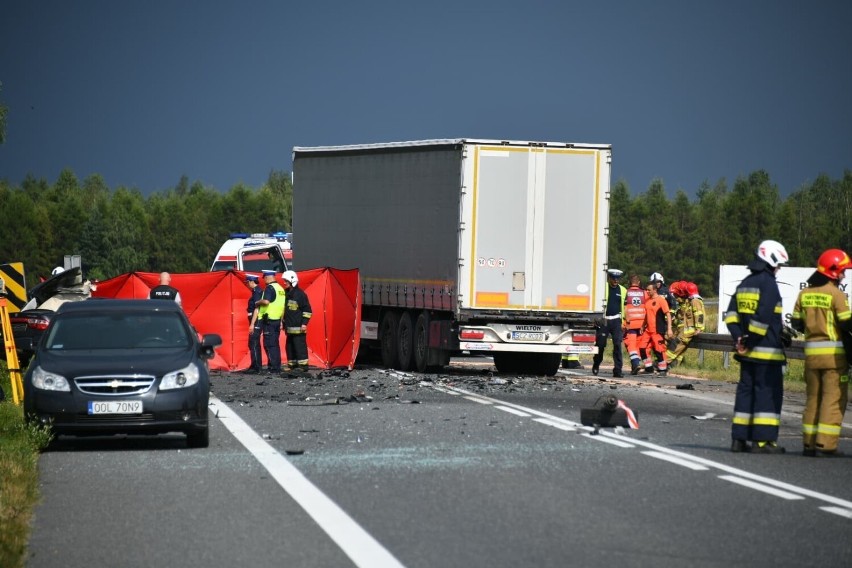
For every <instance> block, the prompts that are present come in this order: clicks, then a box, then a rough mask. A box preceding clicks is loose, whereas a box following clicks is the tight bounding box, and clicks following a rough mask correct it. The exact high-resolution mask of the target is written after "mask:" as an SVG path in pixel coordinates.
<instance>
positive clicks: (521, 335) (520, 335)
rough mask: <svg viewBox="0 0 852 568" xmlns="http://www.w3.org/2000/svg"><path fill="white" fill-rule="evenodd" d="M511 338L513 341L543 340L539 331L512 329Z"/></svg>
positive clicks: (542, 335)
mask: <svg viewBox="0 0 852 568" xmlns="http://www.w3.org/2000/svg"><path fill="white" fill-rule="evenodd" d="M512 339H513V340H515V341H544V334H543V333H541V332H540V331H513V332H512Z"/></svg>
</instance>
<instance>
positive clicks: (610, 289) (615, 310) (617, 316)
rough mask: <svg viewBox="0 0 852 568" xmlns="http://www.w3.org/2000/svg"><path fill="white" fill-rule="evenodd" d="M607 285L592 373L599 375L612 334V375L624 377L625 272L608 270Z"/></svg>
mask: <svg viewBox="0 0 852 568" xmlns="http://www.w3.org/2000/svg"><path fill="white" fill-rule="evenodd" d="M606 276H607V286H606V289H605V292H604V304H605V305H604V318H603V321H602V322H598V326H597V332H596V334H595V335H596V338H595V345H597V348H598V352H597V353H595V355H594V357H592V374H593V375H597V374H598V370H599V369H600V366H601V361H603V353H604V349H606V340H607V337H610V336H612V376H613V377H616V378H618V377H622V376H623V375H622V372H621V369H622V366H623V365H624V357H623V353H622V351H621V349H622V348H621V343H622V341H623V340H624V330H623V327H622V326H623V325H624V299H625V298H626V297H627V288H625V287H624V286H622V285H621V284H619V281H620V280H621V277H622V276H624V272H623V271H621V270H618V269H617V268H610V269H609V270H607V271H606Z"/></svg>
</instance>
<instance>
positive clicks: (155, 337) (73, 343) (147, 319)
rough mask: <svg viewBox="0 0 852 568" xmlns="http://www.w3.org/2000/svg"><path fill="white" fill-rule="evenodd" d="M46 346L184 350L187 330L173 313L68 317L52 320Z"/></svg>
mask: <svg viewBox="0 0 852 568" xmlns="http://www.w3.org/2000/svg"><path fill="white" fill-rule="evenodd" d="M46 341H47V343H46V347H47V349H50V350H57V351H75V350H83V349H138V348H176V347H181V348H186V347H188V346H189V344H190V339H189V331H188V330H187V328H186V326H185V325H184V323H183V321H181V318H180V316H179V315H178V314H176V313H173V312H171V313H170V312H148V311H146V312H144V313H143V312H139V313H132V312H131V313H101V314H95V313H85V314H73V315H71V314H68V315H67V316H64V317H59V318H57V319H56V321H54V324H53V327H52V328H51V329H50V333H49V335H48V337H47V340H46Z"/></svg>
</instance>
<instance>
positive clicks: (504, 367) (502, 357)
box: [494, 351, 521, 375]
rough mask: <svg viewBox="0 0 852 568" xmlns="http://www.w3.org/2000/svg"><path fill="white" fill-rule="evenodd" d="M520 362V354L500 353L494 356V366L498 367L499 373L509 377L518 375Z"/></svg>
mask: <svg viewBox="0 0 852 568" xmlns="http://www.w3.org/2000/svg"><path fill="white" fill-rule="evenodd" d="M519 361H520V355H519V354H518V353H510V352H507V351H499V352H497V353H495V354H494V366H495V367H497V372H498V373H505V374H507V375H511V374H514V373H517V372H518V371H519V370H520V367H521V365H520V364H519Z"/></svg>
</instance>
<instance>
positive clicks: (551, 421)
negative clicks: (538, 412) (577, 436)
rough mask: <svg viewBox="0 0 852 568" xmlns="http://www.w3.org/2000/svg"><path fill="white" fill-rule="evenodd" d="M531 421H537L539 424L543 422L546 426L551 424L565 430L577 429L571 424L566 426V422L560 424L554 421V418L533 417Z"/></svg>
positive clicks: (573, 430) (574, 430)
mask: <svg viewBox="0 0 852 568" xmlns="http://www.w3.org/2000/svg"><path fill="white" fill-rule="evenodd" d="M533 422H538V423H539V424H545V425H547V426H553V427H554V428H557V429H559V430H563V431H565V432H576V431H577V429H576V428H574V427H573V426H568V425H567V424H562V423H561V422H556V421H555V420H551V419H550V418H533Z"/></svg>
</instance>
